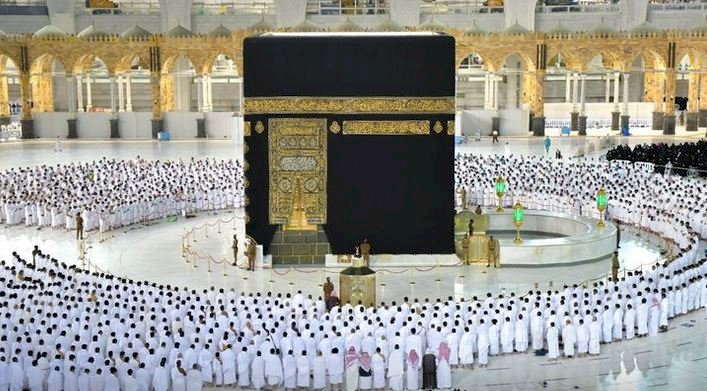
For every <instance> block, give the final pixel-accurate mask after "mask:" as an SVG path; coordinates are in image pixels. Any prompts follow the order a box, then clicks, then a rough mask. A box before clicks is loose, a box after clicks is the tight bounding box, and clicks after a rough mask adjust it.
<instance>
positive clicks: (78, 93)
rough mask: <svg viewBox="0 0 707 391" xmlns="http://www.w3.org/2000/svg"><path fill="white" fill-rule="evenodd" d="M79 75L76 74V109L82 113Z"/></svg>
mask: <svg viewBox="0 0 707 391" xmlns="http://www.w3.org/2000/svg"><path fill="white" fill-rule="evenodd" d="M81 79H82V77H81V75H76V103H77V109H76V110H77V111H78V112H79V113H83V83H82V82H81Z"/></svg>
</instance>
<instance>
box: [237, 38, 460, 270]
mask: <svg viewBox="0 0 707 391" xmlns="http://www.w3.org/2000/svg"><path fill="white" fill-rule="evenodd" d="M244 58H245V63H244V107H245V131H244V134H245V142H246V148H245V156H244V157H245V162H246V179H247V186H246V195H247V206H246V213H247V215H248V223H247V231H248V234H249V235H250V236H252V237H253V238H255V239H256V240H257V242H258V243H260V244H262V245H263V247H264V250H265V252H266V253H267V254H271V252H270V251H269V246H270V243H271V241H272V238H273V235H274V233H275V231H276V228H277V226H279V225H283V224H286V223H287V222H288V221H289V220H288V216H289V212H290V211H291V210H292V208H294V207H293V205H295V204H296V202H297V201H296V200H302V204H303V205H302V207H301V208H300V209H302V210H304V213H305V214H306V218H307V221H308V222H309V223H310V224H315V225H318V226H321V227H323V229H324V231H325V233H326V236H327V238H328V241H329V244H330V249H331V253H332V254H350V253H352V252H354V249H355V247H356V246H358V245H359V244H360V243H361V242H362V241H363V240H364V239H368V241H369V242H370V243H371V245H372V247H373V249H374V251H375V252H376V253H378V254H381V253H382V254H453V253H454V111H455V106H454V93H455V90H454V84H455V81H454V78H455V66H454V62H455V44H454V38H453V37H451V36H448V35H445V34H438V33H361V34H359V33H356V34H349V33H331V34H330V33H309V34H304V33H269V34H264V35H261V36H255V37H250V38H246V40H245V42H244ZM278 257H279V255H275V254H274V253H273V263H274V264H277V263H279V262H280V261H282V263H287V261H286V260H284V258H283V259H277V258H278Z"/></svg>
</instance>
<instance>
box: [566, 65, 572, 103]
mask: <svg viewBox="0 0 707 391" xmlns="http://www.w3.org/2000/svg"><path fill="white" fill-rule="evenodd" d="M570 77H571V74H570V73H569V72H567V73H565V103H569V102H570V99H572V97H571V94H572V80H571V79H570Z"/></svg>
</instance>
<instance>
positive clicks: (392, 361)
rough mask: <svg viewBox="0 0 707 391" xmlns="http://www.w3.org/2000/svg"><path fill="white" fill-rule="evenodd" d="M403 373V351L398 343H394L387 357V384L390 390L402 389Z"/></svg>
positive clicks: (398, 390)
mask: <svg viewBox="0 0 707 391" xmlns="http://www.w3.org/2000/svg"><path fill="white" fill-rule="evenodd" d="M404 374H405V360H404V359H403V351H402V350H401V349H400V346H399V345H395V347H394V348H393V351H391V352H390V357H389V358H388V379H389V380H388V382H389V384H388V385H389V387H390V389H391V390H393V391H400V390H402V389H403V375H404Z"/></svg>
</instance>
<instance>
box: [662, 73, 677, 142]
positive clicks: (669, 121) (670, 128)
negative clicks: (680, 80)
mask: <svg viewBox="0 0 707 391" xmlns="http://www.w3.org/2000/svg"><path fill="white" fill-rule="evenodd" d="M676 85H677V73H676V72H675V68H669V69H667V70H666V72H665V116H664V117H663V134H664V135H674V134H675V122H676V121H675V120H676V118H675V89H676Z"/></svg>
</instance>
